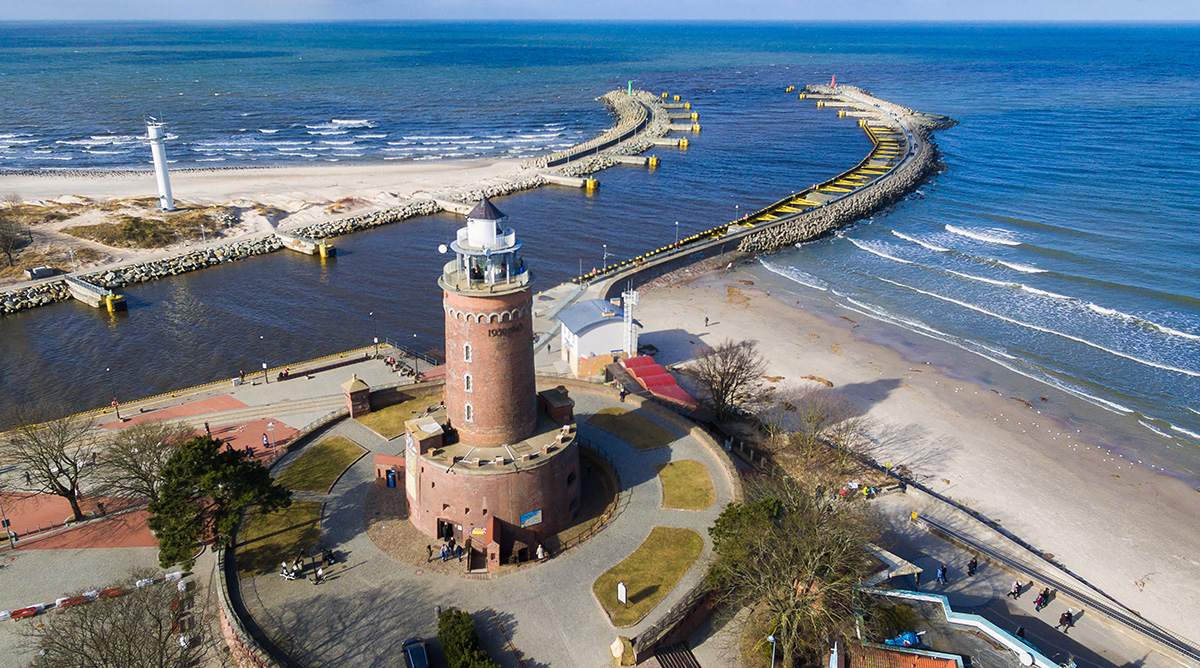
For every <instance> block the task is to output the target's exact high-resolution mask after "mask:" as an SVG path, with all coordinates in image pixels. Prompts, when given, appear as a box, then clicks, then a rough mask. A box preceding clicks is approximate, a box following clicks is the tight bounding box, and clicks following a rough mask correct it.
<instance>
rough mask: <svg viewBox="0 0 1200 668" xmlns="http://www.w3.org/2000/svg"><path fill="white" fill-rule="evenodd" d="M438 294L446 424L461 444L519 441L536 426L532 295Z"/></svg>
mask: <svg viewBox="0 0 1200 668" xmlns="http://www.w3.org/2000/svg"><path fill="white" fill-rule="evenodd" d="M443 295H444V296H443V299H442V307H443V308H444V309H445V311H446V391H445V392H446V393H445V401H446V411H447V413H446V414H447V417H449V419H450V424H451V426H452V427H453V428H454V429H456V430H458V435H459V439H460V440H462V441H463V442H465V443H470V444H471V445H478V446H482V447H490V446H497V445H504V444H507V443H516V442H518V441H520V440H522V439H524V438H525V437H526V436H529V435H530V434H531V433H533V430H534V428H535V427H536V425H537V396H536V386H535V384H534V372H533V308H532V307H533V294H532V291H531V290H530V289H529V288H526V289H524V290H520V291H517V292H512V293H508V294H503V295H487V294H479V295H474V294H470V295H468V294H462V293H458V292H450V291H443ZM468 345H469V346H470V353H469V354H470V357H469V358H468V350H467V346H468ZM468 376H469V377H470V384H469V386H468V382H467V378H468ZM468 388H469V389H468ZM468 405H469V406H470V408H471V411H470V413H471V414H470V419H468V418H467V406H468Z"/></svg>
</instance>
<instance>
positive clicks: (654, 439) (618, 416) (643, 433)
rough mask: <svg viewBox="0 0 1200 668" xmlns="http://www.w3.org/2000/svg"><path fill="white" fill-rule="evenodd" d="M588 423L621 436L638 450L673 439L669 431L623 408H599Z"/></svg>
mask: <svg viewBox="0 0 1200 668" xmlns="http://www.w3.org/2000/svg"><path fill="white" fill-rule="evenodd" d="M588 424H590V425H592V426H594V427H599V428H601V429H603V430H604V431H607V432H608V433H610V434H612V435H614V436H617V437H619V438H621V439H622V440H624V441H625V442H627V443H629V444H630V445H632V446H633V447H635V448H637V449H638V450H653V449H654V448H661V447H663V446H664V445H670V444H671V441H674V440H675V437H674V436H672V435H671V432H669V431H667V430H666V429H664V428H662V427H660V426H658V425H657V424H654V423H653V422H651V421H650V420H647V419H646V418H644V417H642V416H640V415H638V414H637V413H631V412H629V411H627V410H625V409H624V408H616V407H610V408H601V409H600V410H599V411H597V412H596V414H595V415H593V416H592V417H591V418H590V419H588Z"/></svg>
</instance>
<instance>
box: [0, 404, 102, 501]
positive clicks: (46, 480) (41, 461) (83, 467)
mask: <svg viewBox="0 0 1200 668" xmlns="http://www.w3.org/2000/svg"><path fill="white" fill-rule="evenodd" d="M13 411H14V417H15V420H13V422H14V423H15V424H19V425H21V426H20V427H18V428H17V429H16V430H14V431H12V432H10V433H9V435H8V438H6V439H4V440H3V441H0V460H2V461H5V462H7V463H9V464H13V465H15V466H16V467H17V468H18V469H21V470H22V471H23V472H24V473H25V474H26V476H25V478H24V480H23V481H22V479H21V478H18V479H17V483H16V486H17V487H18V488H20V489H22V490H24V491H26V492H32V493H40V494H53V495H55V496H61V497H62V498H64V499H66V500H67V501H68V502H69V503H70V504H71V512H72V513H73V514H74V517H75V519H76V520H81V519H83V511H82V510H81V509H80V508H79V498H80V496H81V495H82V491H81V489H80V485H81V484H82V483H83V482H84V481H85V480H86V479H87V478H89V477H90V476H91V474H92V473H93V472H94V471H95V470H96V469H95V467H91V466H88V465H87V464H88V463H89V461H90V459H91V458H92V457H93V456H94V455H93V453H94V448H95V445H96V437H95V422H94V421H93V420H92V419H91V418H86V417H65V418H58V419H51V420H47V419H46V417H47V416H48V415H51V414H61V413H56V412H55V409H54V408H51V407H49V406H48V405H35V406H32V407H17V408H15V409H13ZM22 482H24V485H22V484H21V483H22Z"/></svg>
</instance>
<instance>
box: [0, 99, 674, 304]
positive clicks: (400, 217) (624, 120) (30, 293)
mask: <svg viewBox="0 0 1200 668" xmlns="http://www.w3.org/2000/svg"><path fill="white" fill-rule="evenodd" d="M599 100H600V101H601V102H603V103H604V104H605V106H607V107H608V109H609V110H610V111H611V112H612V113H613V114H614V116H615V117H616V123H615V125H614V126H613V127H612V128H609V129H608V130H605V131H604V132H603V133H601V134H600V135H598V136H597V137H594V138H593V139H590V140H588V141H587V142H583V143H581V144H577V145H575V146H572V147H569V148H566V149H563V150H561V151H557V152H555V153H551V154H548V155H544V156H540V157H538V158H534V159H531V160H529V161H526V162H525V163H523V164H522V166H521V170H520V171H518V172H516V173H514V174H513V175H511V176H510V177H508V178H506V179H504V180H502V181H500V182H498V183H493V184H488V185H486V186H472V187H466V188H463V187H459V188H446V189H442V190H437V191H432V192H429V193H425V194H424V197H422V198H420V199H413V200H412V201H410V202H406V203H404V204H402V205H400V206H396V207H392V208H389V209H385V210H381V211H372V212H368V213H362V214H358V215H354V216H347V217H345V218H339V219H335V220H328V221H323V222H319V223H314V224H310V225H305V226H302V227H295V228H288V229H287V230H283V231H285V232H287V233H288V234H292V235H297V236H303V237H308V238H311V239H317V240H320V239H328V238H332V237H337V236H341V235H344V234H351V233H353V232H360V231H363V230H367V229H371V228H374V227H379V226H381V225H390V224H393V223H398V222H402V221H404V220H408V219H410V218H414V217H418V216H427V215H431V214H435V213H438V212H440V211H443V210H444V208H443V206H442V205H441V204H439V203H438V202H437V201H435V200H450V201H460V202H473V201H478V200H480V199H482V198H483V197H484V196H486V197H489V198H494V197H500V196H503V195H511V194H513V193H517V192H521V191H524V190H530V189H533V188H538V187H541V186H544V185H547V184H549V183H550V181H549V179H547V178H546V176H545V175H544V174H543V173H542V172H548V173H551V174H557V175H561V176H583V175H586V174H592V173H595V172H598V171H601V170H604V169H607V168H609V167H612V166H613V165H616V164H619V163H618V162H617V160H616V159H615V158H613V157H612V155H635V154H638V153H641V152H643V151H646V150H648V149H650V148H653V147H654V146H655V144H654V142H653V140H654V139H656V138H661V137H662V136H664V135H665V134H666V133H667V131H668V127H667V126H668V125H669V124H670V122H669V120H668V119H667V110H666V108H665V107H664V106H663V105H662V102H661V100H660V99H659V98H658V97H657V96H655V95H653V94H652V93H649V92H647V91H640V90H638V91H633V95H629V94H628V93H627V92H626V91H623V90H614V91H611V92H609V93H606V94H605V95H603V96H601V97H600V98H599ZM282 248H283V245H282V244H281V243H280V241H279V239H278V238H276V237H275V236H274V234H267V235H260V236H256V237H252V238H249V239H241V240H239V241H235V242H231V243H228V244H224V245H220V246H213V247H208V248H203V249H198V250H191V251H184V252H180V253H177V254H174V255H172V256H170V257H165V258H158V259H154V260H145V261H140V262H135V263H130V264H123V265H116V266H110V267H104V268H101V269H100V270H97V271H94V272H90V273H83V274H80V275H79V277H80V278H82V279H84V280H86V281H88V282H90V283H93V284H95V285H98V286H101V287H105V288H108V289H117V288H121V287H124V286H126V285H132V284H136V283H142V282H146V281H153V280H157V279H160V278H166V277H169V276H177V275H179V274H183V273H186V272H191V271H198V270H200V269H205V268H208V267H213V266H216V265H220V264H225V263H229V262H237V261H240V260H244V259H246V258H250V257H255V256H258V255H263V254H266V253H273V252H275V251H278V250H281V249H282ZM65 299H70V293H69V291H68V290H67V288H66V284H65V283H64V281H63V279H62V278H61V277H59V278H54V279H47V280H46V281H44V282H41V283H37V284H34V285H30V286H25V287H22V288H18V289H15V290H10V291H8V292H5V293H0V314H4V315H7V314H11V313H16V312H18V311H24V310H27V309H31V308H36V307H39V306H45V305H46V304H51V303H54V302H57V301H62V300H65Z"/></svg>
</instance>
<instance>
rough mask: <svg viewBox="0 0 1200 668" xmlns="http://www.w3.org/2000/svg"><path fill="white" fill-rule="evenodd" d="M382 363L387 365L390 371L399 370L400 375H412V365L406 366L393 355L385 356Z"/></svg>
mask: <svg viewBox="0 0 1200 668" xmlns="http://www.w3.org/2000/svg"><path fill="white" fill-rule="evenodd" d="M383 363H384V364H386V365H388V367H389V368H390V369H391V370H392V371H399V372H400V375H401V376H411V375H413V370H412V367H410V366H408V365H407V364H405V363H404V362H401V361H400V360H398V359H396V358H395V357H386V358H384V360H383Z"/></svg>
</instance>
